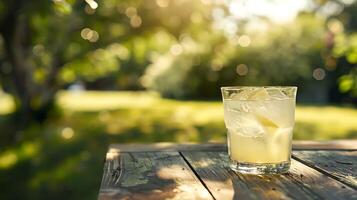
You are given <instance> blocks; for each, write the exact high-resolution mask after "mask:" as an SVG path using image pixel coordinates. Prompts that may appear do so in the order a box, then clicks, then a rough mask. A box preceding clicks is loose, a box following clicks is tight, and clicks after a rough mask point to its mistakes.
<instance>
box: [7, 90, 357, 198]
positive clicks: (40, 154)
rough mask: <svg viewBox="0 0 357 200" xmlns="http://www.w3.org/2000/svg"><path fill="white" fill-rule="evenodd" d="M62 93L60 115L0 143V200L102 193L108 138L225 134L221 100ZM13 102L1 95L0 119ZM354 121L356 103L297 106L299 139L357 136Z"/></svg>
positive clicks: (198, 138)
mask: <svg viewBox="0 0 357 200" xmlns="http://www.w3.org/2000/svg"><path fill="white" fill-rule="evenodd" d="M57 100H58V104H59V105H60V107H61V108H62V110H63V111H62V116H61V117H60V118H57V119H49V120H48V121H46V122H45V123H44V124H43V125H36V124H34V125H33V126H32V127H30V128H29V129H27V130H26V131H25V132H22V133H18V138H19V141H18V142H17V143H16V144H13V145H8V146H6V147H0V187H1V188H2V192H1V193H0V199H96V195H97V192H98V189H99V184H100V181H101V174H102V167H103V159H104V155H105V152H106V150H107V147H108V145H109V144H110V143H129V142H137V143H150V142H161V141H165V142H208V141H219V142H224V141H225V128H224V123H223V107H222V103H221V102H202V101H177V100H168V99H162V98H160V96H159V95H157V94H156V93H149V92H84V93H78V92H77V93H69V92H60V93H59V94H58V97H57ZM12 106H13V105H12V101H11V98H10V97H9V96H4V95H0V122H1V118H2V117H1V114H2V116H4V115H5V114H6V113H10V112H12V110H13V107H12ZM356 121H357V110H356V109H354V108H348V107H336V106H303V105H298V106H297V109H296V126H295V130H294V139H319V140H324V139H342V138H350V139H352V138H354V139H356V138H357V123H356ZM2 131H4V130H3V129H2ZM0 137H1V136H0Z"/></svg>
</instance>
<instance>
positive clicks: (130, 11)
mask: <svg viewBox="0 0 357 200" xmlns="http://www.w3.org/2000/svg"><path fill="white" fill-rule="evenodd" d="M136 14H137V10H136V8H134V7H128V8H127V9H126V10H125V15H126V16H128V17H129V18H132V17H134V16H135V15H136Z"/></svg>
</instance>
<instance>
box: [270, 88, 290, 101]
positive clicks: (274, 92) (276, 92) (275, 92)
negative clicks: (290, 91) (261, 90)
mask: <svg viewBox="0 0 357 200" xmlns="http://www.w3.org/2000/svg"><path fill="white" fill-rule="evenodd" d="M268 93H269V96H270V99H273V100H283V99H288V98H289V97H288V96H287V95H286V94H284V93H283V92H282V91H281V88H269V90H268Z"/></svg>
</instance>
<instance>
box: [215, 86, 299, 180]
mask: <svg viewBox="0 0 357 200" xmlns="http://www.w3.org/2000/svg"><path fill="white" fill-rule="evenodd" d="M221 92H222V98H223V104H224V121H225V125H226V128H227V141H228V154H229V157H230V162H231V163H230V167H231V169H233V170H234V171H238V172H241V173H249V174H280V173H285V172H287V171H288V170H289V168H290V157H291V143H292V134H293V127H294V123H295V99H296V92H297V87H294V86H262V87H248V86H235V87H222V88H221Z"/></svg>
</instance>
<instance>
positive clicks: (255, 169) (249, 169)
mask: <svg viewBox="0 0 357 200" xmlns="http://www.w3.org/2000/svg"><path fill="white" fill-rule="evenodd" d="M230 162H231V163H230V167H231V169H232V170H233V171H236V172H239V173H243V174H283V173H286V172H288V171H289V169H290V161H286V162H281V163H261V164H258V163H245V162H237V161H232V160H231V161H230Z"/></svg>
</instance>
